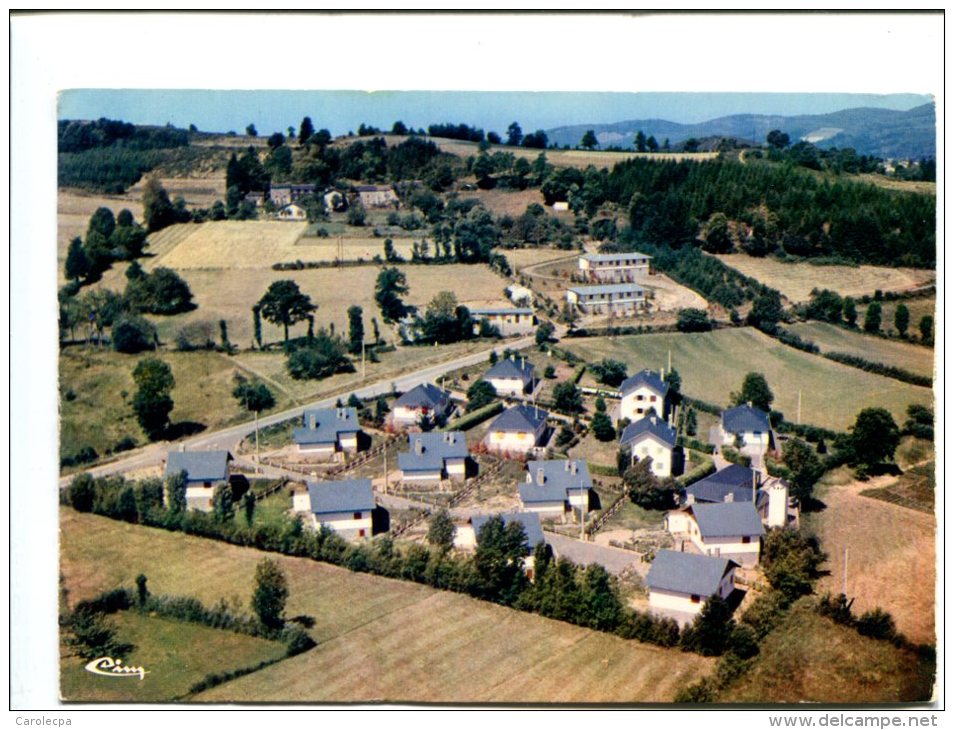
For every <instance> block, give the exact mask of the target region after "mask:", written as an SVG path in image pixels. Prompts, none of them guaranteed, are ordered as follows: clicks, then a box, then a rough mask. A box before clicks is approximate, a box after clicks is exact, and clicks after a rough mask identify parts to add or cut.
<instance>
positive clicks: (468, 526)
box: [454, 512, 547, 580]
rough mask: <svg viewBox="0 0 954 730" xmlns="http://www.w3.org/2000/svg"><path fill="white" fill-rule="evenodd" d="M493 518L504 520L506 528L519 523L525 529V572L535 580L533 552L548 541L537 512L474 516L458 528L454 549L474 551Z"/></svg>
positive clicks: (455, 534)
mask: <svg viewBox="0 0 954 730" xmlns="http://www.w3.org/2000/svg"><path fill="white" fill-rule="evenodd" d="M491 517H500V518H501V519H502V520H503V523H504V528H506V527H508V526H509V525H511V524H513V523H518V524H520V525H521V526H522V527H523V531H524V534H525V535H526V536H527V550H526V556H525V557H524V559H523V570H524V572H525V573H526V574H527V577H528V578H530V579H531V580H533V568H534V560H533V551H534V548H536V546H537V545H538V544H540V543H541V542H542V543H544V544H546V542H547V539H546V536H545V535H544V533H543V528H542V527H541V525H540V515H538V514H537V513H535V512H504V513H502V514H499V515H474V516H473V517H470V518H468V520H467V522H466V523H465V524H462V525H458V526H457V532H456V533H454V547H456V548H458V549H459V550H474V549H476V547H477V544H478V543H479V542H480V531H481V528H483V526H484V525H486V524H487V522H488V521H489V520H490V518H491Z"/></svg>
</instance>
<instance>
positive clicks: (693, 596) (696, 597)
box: [689, 593, 701, 603]
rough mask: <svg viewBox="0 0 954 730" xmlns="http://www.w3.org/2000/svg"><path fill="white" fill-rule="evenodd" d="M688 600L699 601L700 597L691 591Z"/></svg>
mask: <svg viewBox="0 0 954 730" xmlns="http://www.w3.org/2000/svg"><path fill="white" fill-rule="evenodd" d="M689 600H690V601H692V602H693V603H699V601H700V600H701V599H700V598H699V596H697V595H696V594H695V593H693V594H692V596H691V597H690V599H689Z"/></svg>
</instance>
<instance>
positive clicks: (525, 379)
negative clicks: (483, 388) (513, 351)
mask: <svg viewBox="0 0 954 730" xmlns="http://www.w3.org/2000/svg"><path fill="white" fill-rule="evenodd" d="M481 380H485V381H487V382H488V383H490V384H491V385H492V386H494V390H495V391H497V395H510V396H513V395H523V394H524V393H528V392H530V391H531V390H533V363H530V362H527V359H526V358H524V357H521V358H520V359H519V360H517V359H516V356H514V358H509V357H505V358H504V359H503V360H501V361H500V362H498V363H496V364H495V365H494V366H493V367H492V368H490V370H488V371H487V372H486V373H484V375H483V377H482V378H481Z"/></svg>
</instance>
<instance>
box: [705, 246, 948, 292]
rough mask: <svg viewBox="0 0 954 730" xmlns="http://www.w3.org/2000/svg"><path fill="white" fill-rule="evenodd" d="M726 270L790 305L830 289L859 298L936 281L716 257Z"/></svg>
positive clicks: (904, 273)
mask: <svg viewBox="0 0 954 730" xmlns="http://www.w3.org/2000/svg"><path fill="white" fill-rule="evenodd" d="M716 258H718V259H719V260H720V261H722V263H724V264H725V265H726V266H731V267H732V268H733V269H737V270H739V271H741V272H742V273H743V274H745V275H746V276H751V277H752V278H753V279H757V280H758V281H760V282H762V283H763V284H766V285H768V286H770V287H772V288H773V289H778V290H779V291H780V292H781V293H782V295H783V296H785V297H786V298H788V299H789V300H790V301H792V302H805V301H808V299H809V297H810V296H811V291H812V289H815V288H818V289H831V290H832V291H836V292H838V293H839V294H841V295H842V296H843V297H844V296H852V297H859V296H862V295H864V294H874V292H875V290H877V289H880V290H881V291H886V292H887V291H907V290H909V289H916V288H918V287H921V286H924V285H926V284H928V283H930V282H932V281H934V280H935V279H936V278H937V273H936V272H935V271H933V270H930V269H904V268H900V267H897V268H896V267H885V266H857V267H853V266H814V265H812V264H809V263H805V262H799V263H783V262H781V261H777V260H775V259H773V258H756V257H753V256H747V255H745V254H728V255H722V256H716Z"/></svg>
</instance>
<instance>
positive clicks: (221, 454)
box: [163, 451, 232, 512]
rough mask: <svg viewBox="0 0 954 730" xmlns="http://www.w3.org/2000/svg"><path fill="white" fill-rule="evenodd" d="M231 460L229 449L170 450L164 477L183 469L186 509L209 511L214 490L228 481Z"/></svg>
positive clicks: (225, 484)
mask: <svg viewBox="0 0 954 730" xmlns="http://www.w3.org/2000/svg"><path fill="white" fill-rule="evenodd" d="M230 461H232V454H230V453H229V452H228V451H170V452H169V453H168V454H167V455H166V468H165V470H164V472H163V477H165V478H168V477H171V476H174V475H176V474H179V473H180V472H184V473H185V482H186V495H185V496H186V508H187V509H194V510H199V511H201V512H211V511H212V498H213V497H214V496H215V490H216V489H217V488H218V487H221V486H227V485H228V484H229V462H230Z"/></svg>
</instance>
